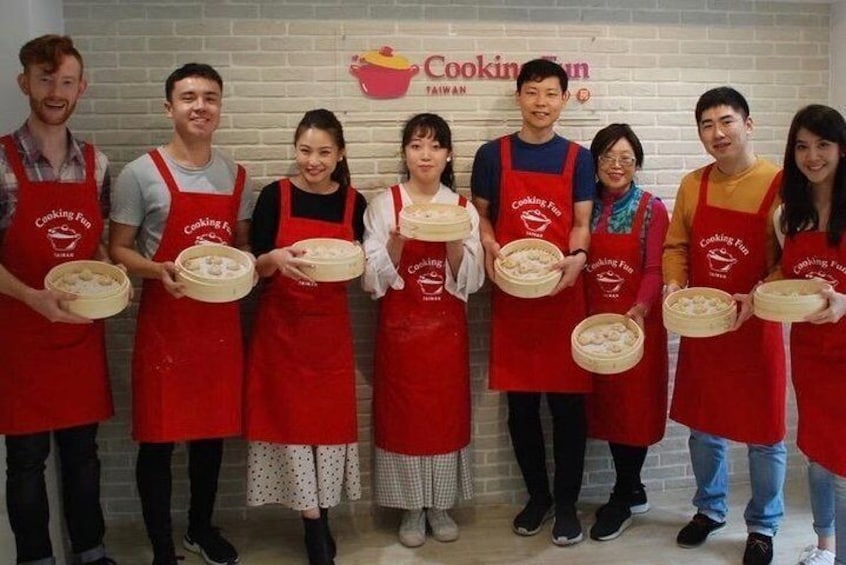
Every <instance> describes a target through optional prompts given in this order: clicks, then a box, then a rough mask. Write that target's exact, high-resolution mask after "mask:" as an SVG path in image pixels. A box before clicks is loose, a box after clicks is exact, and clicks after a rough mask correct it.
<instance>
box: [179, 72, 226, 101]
mask: <svg viewBox="0 0 846 565" xmlns="http://www.w3.org/2000/svg"><path fill="white" fill-rule="evenodd" d="M189 77H201V78H205V79H208V80H212V81H214V82H216V83H217V85H218V86H219V87H220V91H221V92H223V78H221V76H220V73H218V72H217V71H216V70H214V67H212V66H211V65H207V64H205V63H185V64H184V65H182V66H181V67H179V68H178V69H176V70H175V71H173V72H172V73H170V76H168V77H167V79H166V80H165V99H167V101H168V102H170V101H171V100H170V96H171V95H172V94H173V88H174V85H176V83H177V82H179V81H180V80H182V79H186V78H189Z"/></svg>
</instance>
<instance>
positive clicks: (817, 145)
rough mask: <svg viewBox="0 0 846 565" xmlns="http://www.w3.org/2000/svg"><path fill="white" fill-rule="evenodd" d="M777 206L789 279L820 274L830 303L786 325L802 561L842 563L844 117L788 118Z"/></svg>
mask: <svg viewBox="0 0 846 565" xmlns="http://www.w3.org/2000/svg"><path fill="white" fill-rule="evenodd" d="M781 197H782V200H783V204H782V207H781V209H779V210H777V211H776V213H775V220H774V221H775V225H776V226H777V227H778V229H777V230H776V234H777V236H778V238H779V241H780V242H782V244H783V248H784V249H783V253H782V259H781V272H782V274H783V275H784V276H785V277H787V278H821V279H824V280H826V281H827V282H828V283H829V284H830V285H831V288H830V289H828V290H825V291H823V292H822V294H823V296H825V298H826V299H827V300H828V307H827V308H826V309H824V310H823V311H821V312H818V313H816V314H813V315H811V316H809V317H808V318H806V320H805V323H794V324H792V325H791V328H790V359H791V367H792V377H793V386H794V389H795V390H796V405H797V409H798V412H799V429H798V434H797V438H796V443H797V445H798V446H799V449H800V450H801V451H802V453H804V454H805V455H806V456H807V457H808V484H809V487H810V494H811V496H810V498H811V510H812V511H813V514H814V530H815V531H816V533H817V537H818V540H817V544H816V546H810V547H809V548H807V550H806V552H805V554H804V555H803V557H802V558H801V561H800V563H802V564H807V565H811V564H815V565H823V564H830V563H844V562H846V445H844V443H843V441H842V439H841V438H840V430H842V429H843V428H844V426H846V411H844V410H843V399H844V398H846V380H844V379H843V378H842V375H843V373H844V371H846V320H844V319H843V315H844V313H846V295H844V294H843V293H844V292H846V244H844V239H843V235H844V232H846V121H844V119H843V116H842V115H841V114H840V113H839V112H838V111H837V110H835V109H833V108H830V107H828V106H823V105H820V104H812V105H810V106H806V107H805V108H802V109H801V110H799V111H798V112H797V113H796V115H795V116H794V117H793V123H792V124H791V125H790V132H789V133H788V137H787V146H786V147H785V150H784V180H783V183H782V188H781Z"/></svg>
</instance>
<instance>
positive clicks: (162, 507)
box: [135, 439, 223, 551]
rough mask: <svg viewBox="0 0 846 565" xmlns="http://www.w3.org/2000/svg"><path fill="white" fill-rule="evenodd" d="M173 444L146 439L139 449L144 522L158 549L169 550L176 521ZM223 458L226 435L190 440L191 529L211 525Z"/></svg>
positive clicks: (189, 518)
mask: <svg viewBox="0 0 846 565" xmlns="http://www.w3.org/2000/svg"><path fill="white" fill-rule="evenodd" d="M173 447H174V444H173V443H142V444H141V445H140V446H139V449H138V462H137V464H136V466H135V478H136V480H137V482H138V494H139V495H140V496H141V510H142V513H143V514H144V524H145V526H146V527H147V535H148V536H149V537H150V541H151V542H152V544H153V550H154V551H166V550H167V548H169V547H172V544H173V524H172V522H171V517H170V497H171V490H172V482H173V481H172V474H171V459H172V456H173ZM222 459H223V440H222V439H203V440H196V441H189V442H188V478H189V479H190V481H191V503H190V506H189V509H188V530H189V531H190V532H198V531H204V530H206V529H208V528H210V527H211V517H212V512H213V511H214V501H215V497H216V496H217V479H218V476H219V475H220V463H221V460H222Z"/></svg>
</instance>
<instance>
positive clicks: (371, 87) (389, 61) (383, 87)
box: [350, 45, 420, 98]
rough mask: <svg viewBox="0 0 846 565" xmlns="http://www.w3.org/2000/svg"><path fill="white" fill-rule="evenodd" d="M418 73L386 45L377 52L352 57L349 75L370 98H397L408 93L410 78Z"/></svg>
mask: <svg viewBox="0 0 846 565" xmlns="http://www.w3.org/2000/svg"><path fill="white" fill-rule="evenodd" d="M356 63H359V64H356ZM419 72H420V67H418V66H417V65H412V64H411V63H410V62H409V60H408V59H406V58H405V57H403V56H402V55H396V54H395V53H394V50H393V49H392V48H391V47H388V46H387V45H386V46H384V47H382V48H381V49H379V50H377V51H368V52H366V53H364V54H362V55H354V56H353V64H352V65H350V73H351V74H352V75H353V76H354V77H356V78H357V79H358V84H359V86H361V91H362V92H364V94H365V95H367V96H369V97H370V98H399V97H401V96H403V95H405V93H406V92H407V91H408V85H409V83H410V82H411V78H412V77H413V76H414V75H416V74H417V73H419Z"/></svg>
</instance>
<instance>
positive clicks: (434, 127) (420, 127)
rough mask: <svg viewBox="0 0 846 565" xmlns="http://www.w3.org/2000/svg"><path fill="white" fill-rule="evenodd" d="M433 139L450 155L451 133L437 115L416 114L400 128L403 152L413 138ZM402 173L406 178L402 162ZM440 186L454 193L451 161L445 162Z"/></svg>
mask: <svg viewBox="0 0 846 565" xmlns="http://www.w3.org/2000/svg"><path fill="white" fill-rule="evenodd" d="M418 137H420V138H423V139H434V140H435V141H437V142H438V143H439V144H440V145H441V147H446V148H447V149H448V150H449V152H450V153H452V131H450V129H449V124H447V123H446V120H444V119H443V118H442V117H440V116H439V115H437V114H429V113H423V114H417V115H415V116H412V117H411V118H409V120H408V121H407V122H405V126H403V128H402V149H403V151H404V150H405V148H406V147H407V146H408V144H409V143H411V142H412V141H413V140H414V139H415V138H418ZM403 168H404V169H405V170H404V171H403V172H404V173H405V176H406V177H408V166H407V165H406V164H405V161H403ZM441 184H443V185H445V186H448V187H449V188H450V189H452V191H453V192H455V171H454V169H453V167H452V160H449V161H447V163H446V167H444V170H443V172H442V173H441Z"/></svg>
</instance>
